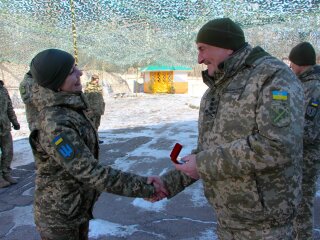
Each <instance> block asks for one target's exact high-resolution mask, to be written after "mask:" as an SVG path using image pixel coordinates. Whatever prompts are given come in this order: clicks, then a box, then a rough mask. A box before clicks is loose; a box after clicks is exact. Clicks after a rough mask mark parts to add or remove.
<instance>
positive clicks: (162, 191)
mask: <svg viewBox="0 0 320 240" xmlns="http://www.w3.org/2000/svg"><path fill="white" fill-rule="evenodd" d="M182 160H183V162H185V163H184V164H175V163H173V164H174V166H175V168H176V169H177V170H179V171H181V172H183V173H185V174H186V175H188V176H189V177H191V178H193V179H196V180H198V179H199V178H200V176H199V174H198V171H197V167H196V155H195V154H191V155H188V156H185V157H183V158H182ZM147 183H148V184H153V186H154V188H155V194H154V195H153V196H152V197H151V198H147V199H145V200H147V201H149V202H156V201H160V200H162V199H163V198H166V197H168V196H169V191H168V189H167V188H166V186H165V184H164V183H163V181H162V180H161V178H160V177H159V176H149V177H148V181H147Z"/></svg>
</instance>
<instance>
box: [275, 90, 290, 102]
mask: <svg viewBox="0 0 320 240" xmlns="http://www.w3.org/2000/svg"><path fill="white" fill-rule="evenodd" d="M272 99H273V100H281V101H286V100H288V92H286V91H272Z"/></svg>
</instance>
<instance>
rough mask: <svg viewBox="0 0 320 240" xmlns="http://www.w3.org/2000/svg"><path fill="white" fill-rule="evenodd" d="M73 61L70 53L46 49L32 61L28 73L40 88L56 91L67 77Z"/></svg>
mask: <svg viewBox="0 0 320 240" xmlns="http://www.w3.org/2000/svg"><path fill="white" fill-rule="evenodd" d="M74 61H75V59H74V57H73V56H72V55H71V54H70V53H67V52H65V51H62V50H59V49H47V50H44V51H42V52H40V53H38V54H37V55H36V56H35V57H34V58H33V59H32V61H31V64H30V71H31V74H32V77H33V78H34V79H35V80H36V81H37V83H38V84H39V85H40V86H42V87H45V88H49V89H51V90H53V91H57V90H58V88H59V87H60V86H61V85H62V84H63V82H64V80H66V78H67V76H68V75H69V73H70V70H71V68H72V66H73V64H74Z"/></svg>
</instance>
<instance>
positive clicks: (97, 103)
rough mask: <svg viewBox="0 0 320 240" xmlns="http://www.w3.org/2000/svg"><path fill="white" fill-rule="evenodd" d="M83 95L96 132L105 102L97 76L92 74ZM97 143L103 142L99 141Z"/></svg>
mask: <svg viewBox="0 0 320 240" xmlns="http://www.w3.org/2000/svg"><path fill="white" fill-rule="evenodd" d="M84 94H85V96H86V97H87V99H88V102H89V107H90V109H91V110H92V119H93V123H94V126H95V127H96V130H97V131H98V129H99V126H100V121H101V116H102V115H103V114H104V109H105V102H104V99H103V89H102V87H101V85H100V84H99V76H98V75H96V74H93V75H92V77H91V81H90V82H89V83H87V86H86V88H85V90H84ZM99 143H103V141H100V140H99Z"/></svg>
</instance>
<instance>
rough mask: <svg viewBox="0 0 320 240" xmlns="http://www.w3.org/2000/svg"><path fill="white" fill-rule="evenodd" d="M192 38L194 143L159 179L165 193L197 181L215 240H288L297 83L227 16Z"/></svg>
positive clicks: (295, 177)
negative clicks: (197, 77) (197, 69)
mask: <svg viewBox="0 0 320 240" xmlns="http://www.w3.org/2000/svg"><path fill="white" fill-rule="evenodd" d="M196 42H197V47H198V51H199V53H198V62H199V63H200V64H206V65H207V68H208V69H207V70H206V71H204V72H203V73H202V77H203V81H204V82H205V83H206V84H207V86H208V87H209V88H208V90H207V91H206V92H205V94H204V95H203V97H202V100H201V104H200V113H199V122H198V124H199V136H198V145H197V148H196V149H195V150H194V151H193V153H192V154H191V155H188V156H186V157H184V158H183V160H184V161H185V164H181V165H178V164H175V167H176V170H172V171H169V172H168V173H166V174H165V175H163V176H162V177H161V180H162V181H163V184H164V185H165V186H166V188H167V190H168V192H169V197H173V196H175V195H176V194H177V193H179V192H180V191H182V190H183V189H184V188H185V187H187V186H189V185H190V184H192V183H193V182H194V181H196V180H198V179H202V181H203V183H204V191H205V196H206V198H207V199H208V201H209V203H210V204H211V205H212V206H213V208H214V210H215V213H216V216H217V233H218V237H219V239H223V240H248V239H281V240H286V239H288V240H289V239H292V237H293V217H294V214H295V211H296V206H297V204H298V203H299V201H300V198H301V191H300V186H301V185H300V184H301V163H302V136H303V121H304V119H303V89H302V86H301V83H300V82H299V81H298V79H297V78H296V76H295V75H294V74H293V73H292V71H290V69H289V67H288V66H286V65H285V64H284V63H283V62H281V61H279V60H278V59H276V58H274V57H272V56H270V55H269V54H268V53H267V52H265V51H264V50H263V49H262V48H260V47H255V48H252V47H251V46H250V45H249V44H247V43H246V42H245V37H244V33H243V31H242V29H241V28H240V27H239V26H238V25H237V24H236V23H234V22H233V21H232V20H230V19H229V18H222V19H215V20H212V21H209V22H208V23H207V24H205V25H204V26H203V27H202V28H201V29H200V31H199V33H198V35H197V40H196ZM177 170H180V171H177ZM153 181H155V182H157V181H160V180H159V179H156V178H155V177H154V179H153Z"/></svg>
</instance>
